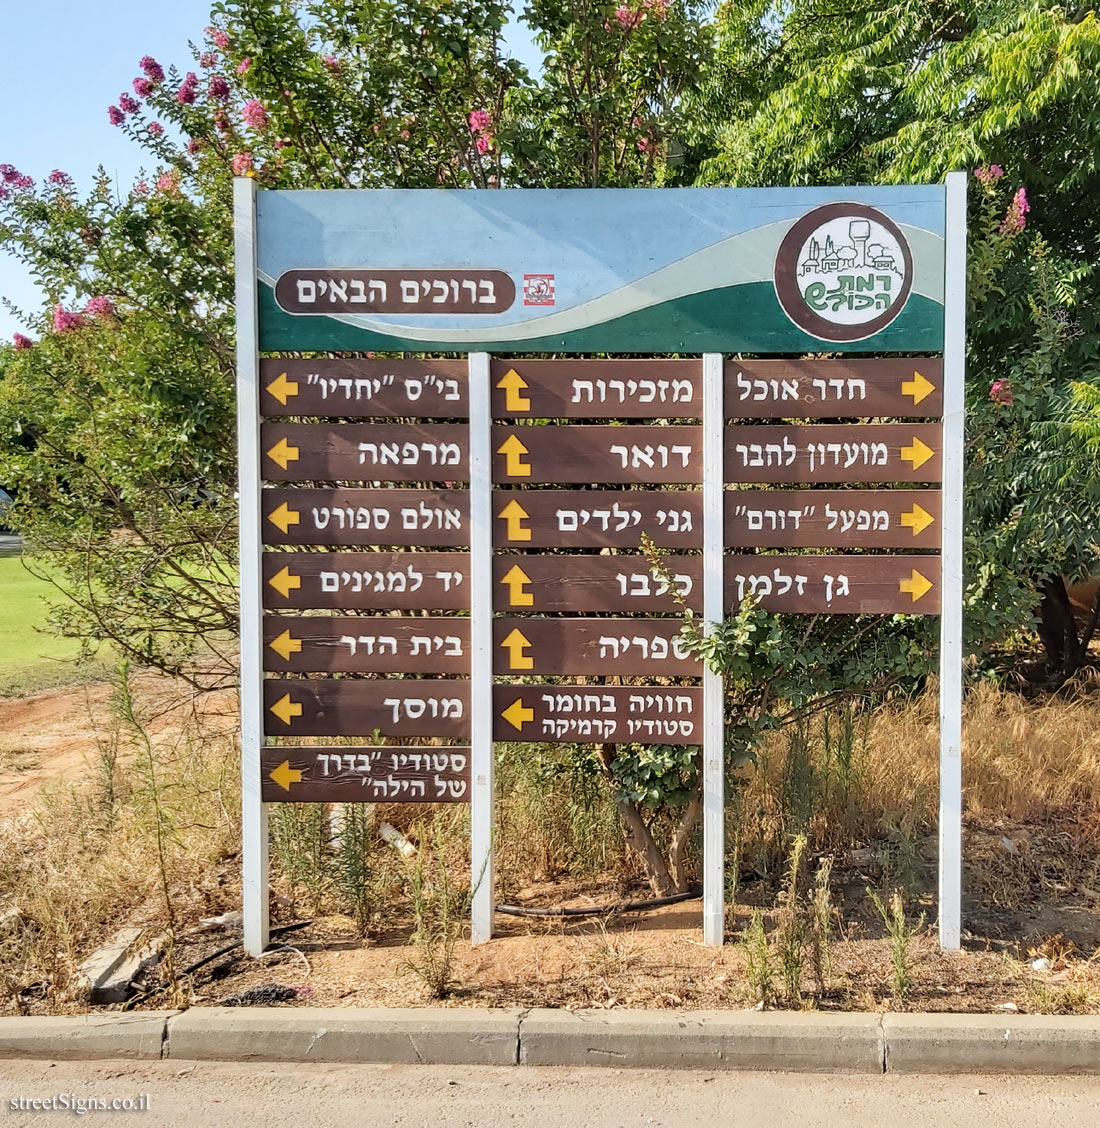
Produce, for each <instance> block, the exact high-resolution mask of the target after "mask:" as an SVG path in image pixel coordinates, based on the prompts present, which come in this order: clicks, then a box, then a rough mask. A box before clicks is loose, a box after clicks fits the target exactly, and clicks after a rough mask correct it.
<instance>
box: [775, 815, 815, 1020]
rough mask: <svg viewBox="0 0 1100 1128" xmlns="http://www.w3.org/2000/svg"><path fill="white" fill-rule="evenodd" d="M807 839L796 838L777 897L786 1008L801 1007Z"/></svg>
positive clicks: (804, 946)
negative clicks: (782, 884) (778, 897)
mask: <svg viewBox="0 0 1100 1128" xmlns="http://www.w3.org/2000/svg"><path fill="white" fill-rule="evenodd" d="M805 868H806V836H805V835H804V834H797V835H795V837H794V839H793V840H792V841H791V852H790V855H789V857H788V861H787V876H786V884H785V886H784V889H783V892H782V893H781V894H780V902H781V906H782V907H781V909H780V914H779V917H780V919H779V927H778V928H777V929H776V934H775V946H776V951H777V953H778V956H779V969H780V972H781V973H782V976H783V990H784V993H785V995H786V998H787V1004H788V1006H792V1007H800V1006H802V966H803V963H804V960H805V951H806V941H807V931H808V930H807V927H806V923H807V922H806V913H805V912H804V905H803V890H804V889H805V886H806V878H805Z"/></svg>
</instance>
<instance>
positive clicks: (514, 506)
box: [497, 498, 531, 541]
mask: <svg viewBox="0 0 1100 1128" xmlns="http://www.w3.org/2000/svg"><path fill="white" fill-rule="evenodd" d="M497 516H498V517H500V518H502V519H503V520H505V521H507V522H508V532H507V533H506V536H507V537H508V539H509V540H510V541H529V540H530V539H531V530H530V529H525V528H524V527H523V525H522V524H521V522H523V521H526V520H527V518H528V517H530V514H529V513H528V512H527V510H526V509H524V508H523V506H522V505H520V503H519V502H518V501H516V499H515V498H512V500H511V501H510V502H508V504H507V505H506V506H505V507H504V508H503V509H502V510H501V511H500V512H499V513H498V514H497Z"/></svg>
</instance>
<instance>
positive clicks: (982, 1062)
mask: <svg viewBox="0 0 1100 1128" xmlns="http://www.w3.org/2000/svg"><path fill="white" fill-rule="evenodd" d="M0 1057H4V1058H53V1059H56V1060H62V1059H66V1058H70V1059H71V1058H160V1057H165V1058H174V1059H177V1060H180V1059H182V1060H192V1061H193V1060H206V1061H319V1062H375V1063H388V1064H393V1063H407V1064H435V1065H532V1066H534V1065H589V1066H592V1065H611V1066H616V1067H618V1068H647V1069H723V1070H735V1069H755V1070H780V1071H790V1072H819V1073H820V1072H828V1073H1003V1072H1013V1073H1030V1074H1064V1073H1076V1074H1081V1073H1093V1074H1100V1021H1098V1020H1097V1019H1096V1018H1095V1017H1086V1016H1075V1015H1074V1016H1066V1017H1054V1016H1044V1015H1006V1016H1004V1017H1001V1016H999V1015H989V1014H887V1015H881V1016H880V1015H877V1014H847V1013H838V1012H820V1011H803V1012H799V1011H769V1012H767V1013H759V1012H756V1011H563V1010H529V1011H523V1010H473V1009H458V1008H437V1009H429V1008H424V1009H409V1010H387V1009H371V1010H355V1009H352V1008H343V1007H332V1008H306V1007H271V1008H268V1007H253V1008H249V1007H230V1008H222V1007H193V1008H192V1009H191V1010H189V1011H186V1012H183V1013H180V1012H176V1011H147V1012H141V1013H136V1014H120V1013H118V1012H113V1013H112V1012H107V1013H100V1014H86V1015H77V1016H74V1017H67V1016H58V1017H48V1018H0Z"/></svg>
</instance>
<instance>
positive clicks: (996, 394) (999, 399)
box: [989, 377, 1012, 406]
mask: <svg viewBox="0 0 1100 1128" xmlns="http://www.w3.org/2000/svg"><path fill="white" fill-rule="evenodd" d="M989 398H990V399H991V400H992V401H993V402H994V403H1002V404H1005V405H1006V406H1007V405H1008V404H1010V403H1011V402H1012V383H1011V381H1009V380H1006V379H1005V378H1004V377H1001V379H999V380H994V381H993V383H992V384H990V385H989Z"/></svg>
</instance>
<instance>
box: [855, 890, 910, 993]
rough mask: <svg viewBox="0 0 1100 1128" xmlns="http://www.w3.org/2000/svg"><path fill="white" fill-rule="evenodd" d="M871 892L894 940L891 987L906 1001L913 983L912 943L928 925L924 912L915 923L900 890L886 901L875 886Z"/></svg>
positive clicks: (889, 934)
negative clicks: (910, 958)
mask: <svg viewBox="0 0 1100 1128" xmlns="http://www.w3.org/2000/svg"><path fill="white" fill-rule="evenodd" d="M867 896H868V897H870V899H871V903H872V904H873V905H874V906H875V909H876V911H877V912H878V914H879V916H880V917H882V923H883V924H884V925H885V926H886V935H887V937H888V938H889V941H890V960H891V978H890V987H891V990H892V991H893V993H894V998H895V999H897V1000H898V1002H899V1003H904V1002H905V1000H906V999H907V998H908V997H909V992H910V990H911V989H912V986H913V975H912V971H911V970H910V967H909V945H910V943H911V942H912V940H913V939H914V937H916V936H919V935H920V933H921V930H922V929H923V928H924V913H921V915H920V918H919V919H918V920H917V922H916V923H915V924H911V923H910V922H909V919H908V918H907V917H906V915H905V902H904V901H903V900H902V896H901V894H900V893H899V892H898V891H897V890H894V892H893V893H892V894H891V895H890V900H889V901H888V902H887V903H885V904H884V903H883V900H882V898H881V897H880V896H879V895H878V894H877V893H876V892H875V891H874V890H873V889H868V890H867Z"/></svg>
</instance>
